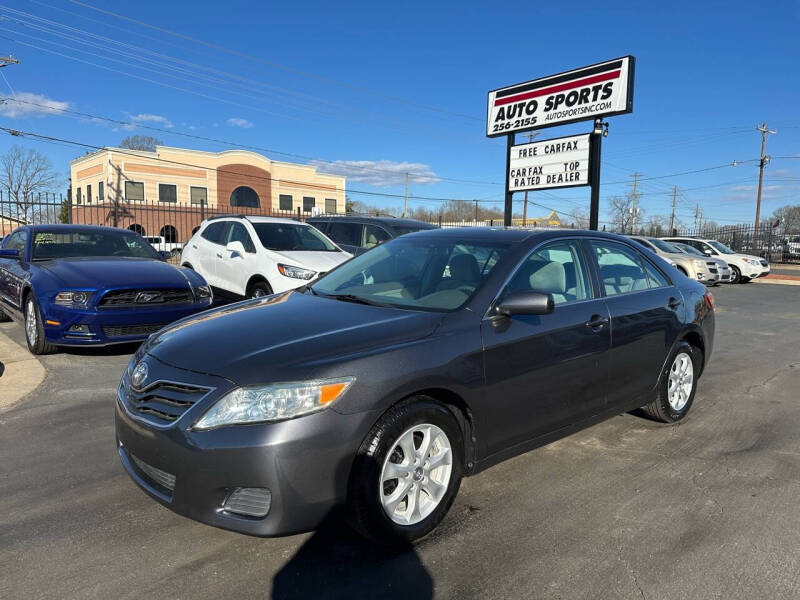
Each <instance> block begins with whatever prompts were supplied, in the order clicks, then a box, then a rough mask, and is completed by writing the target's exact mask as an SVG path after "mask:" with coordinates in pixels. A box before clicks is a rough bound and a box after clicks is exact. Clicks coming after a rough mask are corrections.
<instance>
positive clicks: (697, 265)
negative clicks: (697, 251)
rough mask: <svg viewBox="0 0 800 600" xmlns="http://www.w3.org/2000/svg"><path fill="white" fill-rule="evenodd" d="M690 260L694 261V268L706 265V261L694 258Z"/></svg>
mask: <svg viewBox="0 0 800 600" xmlns="http://www.w3.org/2000/svg"><path fill="white" fill-rule="evenodd" d="M692 262H693V263H694V266H695V268H696V269H702V268H703V267H705V266H706V263H705V262H703V261H702V260H697V259H695V260H693V261H692Z"/></svg>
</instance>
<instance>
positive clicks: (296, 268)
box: [181, 216, 352, 298]
mask: <svg viewBox="0 0 800 600" xmlns="http://www.w3.org/2000/svg"><path fill="white" fill-rule="evenodd" d="M351 256H352V255H351V254H348V253H347V252H345V251H344V250H342V249H341V248H339V246H337V245H336V244H334V243H333V242H332V241H331V240H330V239H328V238H327V237H325V235H323V234H322V233H320V232H319V231H318V230H317V229H315V228H314V227H312V226H311V225H306V224H305V223H300V222H299V221H294V220H291V219H278V218H274V217H234V216H231V217H213V218H211V219H208V220H206V221H203V222H202V223H201V224H200V228H199V229H198V230H197V232H196V233H195V234H194V235H193V236H192V239H190V240H189V242H188V243H187V244H186V245H185V246H184V247H183V253H182V254H181V265H183V266H184V267H189V268H190V269H194V270H195V271H197V272H198V273H199V274H200V275H202V276H203V277H204V278H205V280H206V281H207V282H208V284H209V285H210V286H212V287H213V288H215V289H216V290H217V291H218V292H222V293H223V294H225V295H230V296H236V297H245V298H256V297H259V296H266V295H269V294H273V293H279V292H284V291H286V290H291V289H294V288H297V287H300V286H302V285H305V284H307V283H308V282H310V281H311V280H312V279H314V278H316V277H317V276H319V275H320V274H321V273H325V272H327V271H330V270H331V269H332V268H334V267H336V266H338V265H339V264H341V263H343V262H344V261H346V260H347V259H349V258H350V257H351Z"/></svg>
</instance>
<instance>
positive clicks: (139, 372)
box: [131, 362, 150, 389]
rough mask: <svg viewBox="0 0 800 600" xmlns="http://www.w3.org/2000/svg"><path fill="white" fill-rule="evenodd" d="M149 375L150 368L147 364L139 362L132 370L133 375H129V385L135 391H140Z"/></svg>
mask: <svg viewBox="0 0 800 600" xmlns="http://www.w3.org/2000/svg"><path fill="white" fill-rule="evenodd" d="M149 374H150V368H149V367H148V366H147V363H145V362H140V363H139V364H138V365H136V368H135V369H134V370H133V374H132V375H131V385H132V386H133V387H134V388H136V389H141V388H142V386H143V385H144V382H145V381H147V376H148V375H149Z"/></svg>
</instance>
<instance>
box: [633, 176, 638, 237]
mask: <svg viewBox="0 0 800 600" xmlns="http://www.w3.org/2000/svg"><path fill="white" fill-rule="evenodd" d="M638 183H639V173H634V174H633V194H632V196H633V208H632V209H631V233H636V217H637V216H638V214H639V207H638V206H637V205H638V202H639V194H638V193H637V191H636V189H637V185H638Z"/></svg>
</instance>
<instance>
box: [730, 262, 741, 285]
mask: <svg viewBox="0 0 800 600" xmlns="http://www.w3.org/2000/svg"><path fill="white" fill-rule="evenodd" d="M741 282H742V272H741V271H740V270H739V267H734V266H733V265H731V278H730V283H741Z"/></svg>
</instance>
